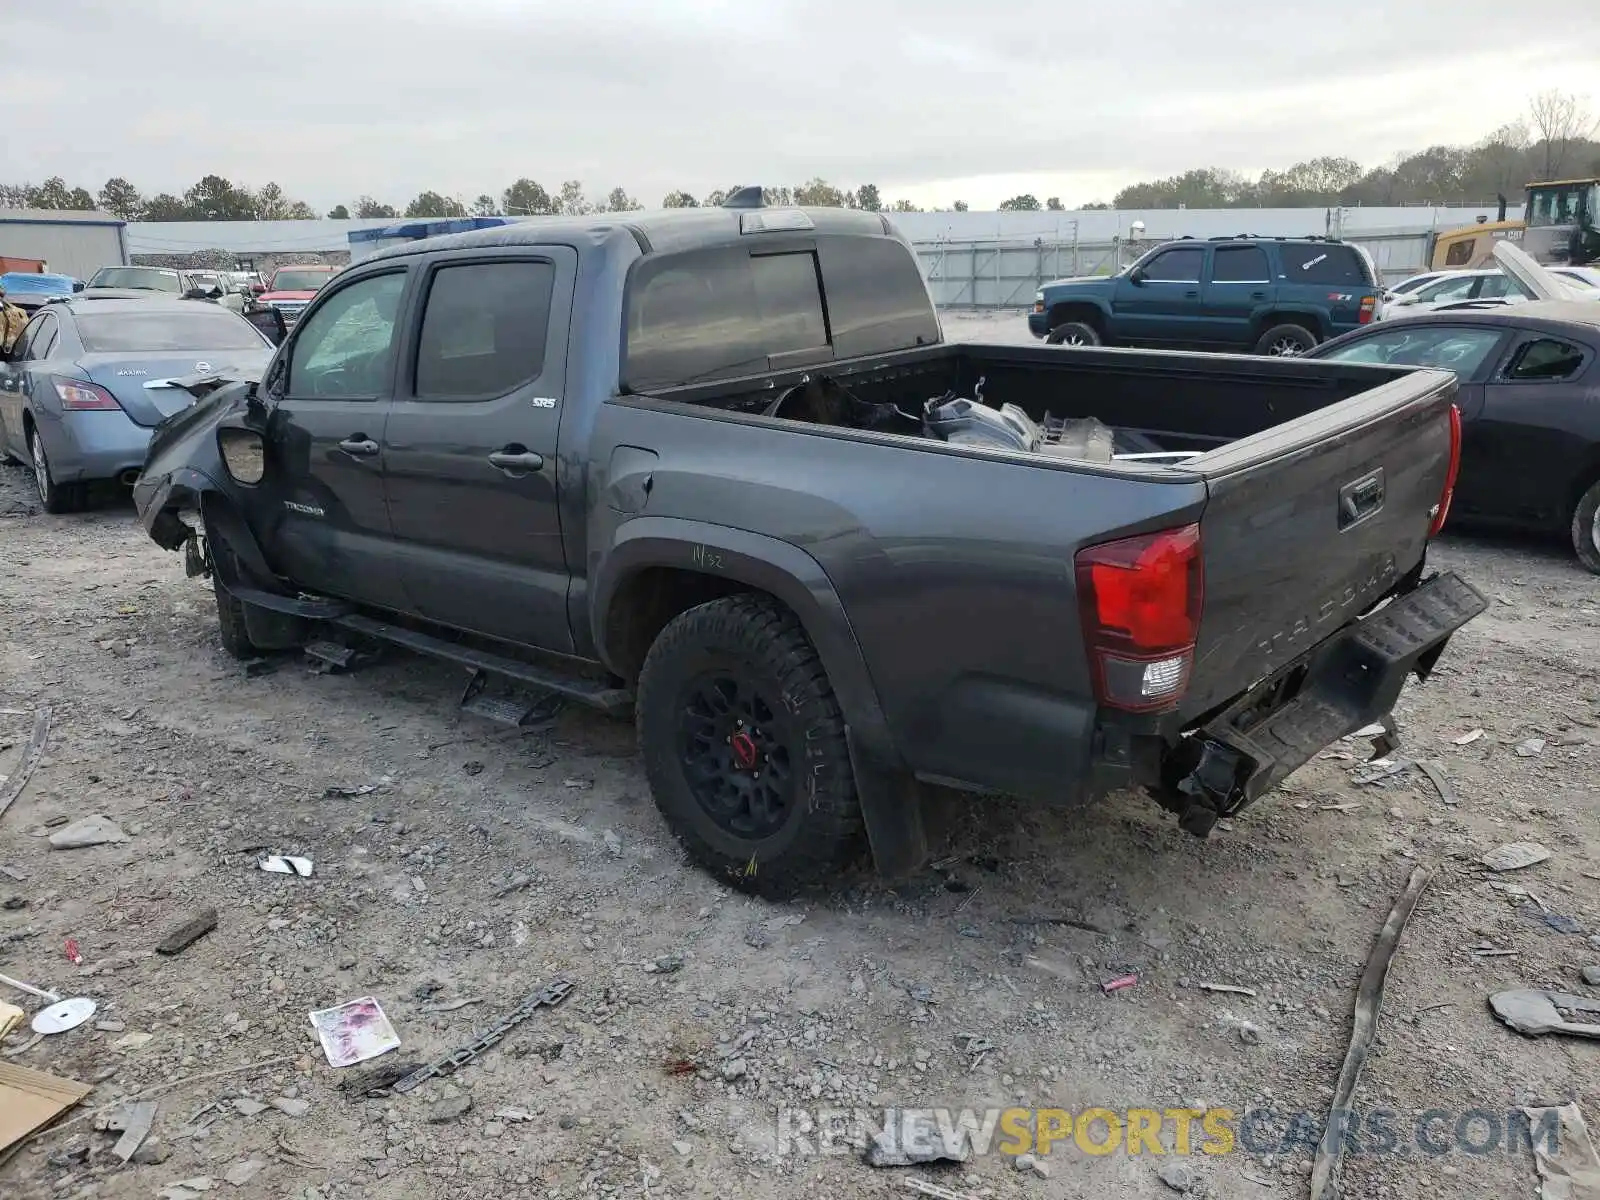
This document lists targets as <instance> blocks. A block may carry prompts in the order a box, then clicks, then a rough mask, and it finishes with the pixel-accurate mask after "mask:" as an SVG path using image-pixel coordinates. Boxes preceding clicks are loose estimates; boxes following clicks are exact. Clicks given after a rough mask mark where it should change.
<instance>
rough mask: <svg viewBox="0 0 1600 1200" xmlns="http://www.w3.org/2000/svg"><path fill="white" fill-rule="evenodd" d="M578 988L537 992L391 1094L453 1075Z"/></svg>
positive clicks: (561, 984)
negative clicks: (540, 1010)
mask: <svg viewBox="0 0 1600 1200" xmlns="http://www.w3.org/2000/svg"><path fill="white" fill-rule="evenodd" d="M575 986H576V985H575V984H573V983H572V982H571V981H570V980H566V979H558V980H556V981H555V982H554V983H552V984H550V985H549V986H548V987H545V988H542V989H541V990H539V991H537V992H534V993H533V994H532V995H530V996H529V997H528V998H527V999H526V1000H524V1001H523V1002H522V1003H521V1004H519V1005H517V1007H516V1008H514V1009H512V1010H511V1011H510V1012H509V1013H507V1014H506V1015H505V1016H504V1017H502V1018H501V1019H500V1021H499V1022H498V1023H497V1024H495V1025H493V1026H491V1027H490V1028H489V1029H487V1030H485V1031H484V1032H483V1033H481V1034H479V1035H478V1036H477V1037H476V1038H475V1039H473V1040H472V1041H471V1042H469V1043H467V1044H466V1045H465V1046H462V1047H461V1048H460V1049H458V1050H454V1051H452V1052H451V1053H449V1054H447V1055H445V1056H444V1057H443V1058H441V1059H439V1060H438V1061H436V1062H431V1063H429V1064H427V1065H426V1066H423V1067H418V1068H417V1069H416V1070H415V1071H412V1072H411V1073H410V1074H409V1075H406V1076H405V1077H404V1078H401V1079H398V1080H396V1081H395V1082H394V1083H392V1084H391V1085H390V1090H391V1091H396V1092H401V1093H404V1092H409V1091H411V1090H412V1089H413V1088H415V1087H418V1086H419V1085H421V1084H422V1083H424V1082H426V1081H427V1080H429V1079H439V1078H443V1077H444V1076H446V1075H453V1074H454V1073H455V1072H456V1071H457V1070H459V1069H460V1068H462V1067H464V1066H466V1065H467V1064H468V1063H469V1062H472V1061H473V1060H474V1059H476V1058H478V1057H479V1056H480V1055H481V1054H483V1052H484V1051H485V1050H488V1049H489V1048H490V1047H492V1046H494V1045H495V1044H497V1043H498V1042H499V1041H500V1040H501V1039H502V1038H503V1037H505V1036H506V1034H508V1033H510V1032H511V1031H512V1030H513V1029H515V1028H516V1027H517V1026H518V1025H521V1024H522V1023H523V1022H524V1021H526V1020H527V1019H528V1018H529V1017H531V1016H533V1014H534V1013H536V1012H537V1011H538V1010H539V1009H541V1008H554V1007H555V1006H556V1005H558V1004H560V1003H561V1002H562V1001H563V1000H565V999H566V998H567V996H568V994H570V993H571V991H572V989H573V988H574V987H575Z"/></svg>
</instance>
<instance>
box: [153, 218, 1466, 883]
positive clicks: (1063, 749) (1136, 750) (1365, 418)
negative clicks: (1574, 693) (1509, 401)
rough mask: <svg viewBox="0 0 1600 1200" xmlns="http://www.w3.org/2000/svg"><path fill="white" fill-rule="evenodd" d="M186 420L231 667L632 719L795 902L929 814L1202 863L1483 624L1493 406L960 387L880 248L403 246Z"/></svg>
mask: <svg viewBox="0 0 1600 1200" xmlns="http://www.w3.org/2000/svg"><path fill="white" fill-rule="evenodd" d="M187 386H188V387H189V388H190V390H191V391H192V392H193V393H194V394H195V395H196V397H197V402H196V403H195V404H194V405H193V406H192V407H191V408H189V409H188V410H186V411H184V412H181V413H179V414H177V415H176V416H174V417H173V418H171V419H170V420H169V421H168V422H167V423H166V424H165V425H163V426H162V427H161V429H160V430H159V431H158V432H157V434H156V436H155V438H154V440H153V442H152V446H151V451H150V455H149V459H148V461H147V463H146V464H145V467H144V471H143V474H142V476H141V478H140V480H139V483H138V486H137V487H136V489H135V497H136V502H137V505H138V508H139V512H140V516H141V519H142V521H143V523H144V526H145V528H146V529H147V530H148V532H149V534H150V536H151V537H153V538H154V539H155V541H157V542H158V543H159V544H160V545H162V546H164V547H167V548H169V549H173V550H183V551H184V552H185V555H186V559H187V563H188V569H189V572H190V573H191V574H192V575H209V576H210V577H211V579H212V581H213V585H214V588H215V593H216V601H217V610H218V616H219V619H220V622H221V631H222V641H223V645H224V646H225V648H226V649H227V650H228V651H229V652H231V653H232V654H234V655H236V656H241V657H248V656H252V655H256V654H258V653H259V652H261V651H268V650H277V649H294V648H305V649H307V651H308V652H309V653H313V654H314V655H315V656H317V657H320V658H324V659H327V660H331V661H335V662H343V661H345V660H346V658H347V657H348V656H349V655H350V654H351V653H353V652H355V651H357V650H359V649H360V648H361V647H362V646H366V645H371V644H374V643H378V644H395V645H399V646H402V647H406V648H409V649H412V650H416V651H422V652H425V653H430V654H434V655H439V656H443V657H445V658H448V659H452V660H454V661H456V662H458V663H460V664H462V665H463V666H464V667H465V668H466V669H467V670H468V671H470V672H472V682H471V684H470V685H469V687H468V689H467V692H468V694H467V697H466V698H465V702H466V703H467V704H468V706H469V707H474V706H475V707H476V708H477V710H478V711H482V712H484V713H485V714H486V715H498V716H500V717H502V718H503V719H506V720H509V721H516V720H520V719H522V715H523V714H524V713H525V711H527V710H526V709H525V707H524V705H522V704H520V703H519V704H512V703H510V701H509V700H508V699H507V698H505V697H500V696H496V695H495V694H494V693H495V691H497V690H499V689H502V688H504V687H505V686H507V685H511V686H513V687H514V688H520V689H523V691H524V692H525V691H526V689H527V688H529V687H531V688H533V689H536V690H537V691H539V694H546V693H549V692H555V693H559V694H560V695H562V696H565V697H567V698H569V699H573V700H577V701H581V702H583V703H586V704H590V705H593V706H595V707H598V708H600V709H603V710H606V711H609V712H613V713H617V714H625V713H627V712H629V711H632V712H633V713H634V714H635V719H636V722H637V728H638V736H639V742H640V747H641V751H642V757H643V762H644V767H645V770H646V773H647V775H648V778H649V782H650V786H651V789H652V791H653V793H654V796H655V800H656V803H657V804H658V805H659V807H660V809H661V811H662V813H663V814H664V816H665V818H666V820H667V822H668V824H669V825H670V827H671V828H672V830H673V831H674V832H675V834H676V835H677V836H678V837H679V838H680V839H681V841H682V842H683V844H684V845H685V847H686V848H687V850H688V852H689V853H690V854H691V856H692V857H693V858H694V859H696V860H697V861H698V862H700V863H701V864H703V865H705V866H707V867H709V868H710V869H712V870H714V871H716V872H718V873H719V874H722V875H724V876H726V877H729V878H732V879H734V880H736V881H739V882H742V883H744V884H745V885H747V886H754V887H758V888H771V889H773V890H791V889H793V888H795V887H797V886H800V885H804V884H807V883H811V882H816V881H819V880H824V879H826V878H827V877H828V876H829V875H830V874H831V873H832V872H835V871H836V870H837V869H839V868H840V867H843V866H847V865H848V864H849V863H850V862H851V861H852V860H854V859H856V858H857V857H858V856H859V855H861V854H862V853H863V852H864V851H870V853H871V855H872V858H873V859H874V860H875V862H876V864H877V866H878V868H879V869H880V871H882V872H884V873H886V874H889V875H898V874H903V873H905V872H907V871H909V870H911V869H913V868H915V867H916V866H917V865H918V864H920V863H922V862H923V861H924V860H925V858H926V855H927V852H928V847H927V834H926V832H925V823H924V817H923V813H924V801H925V792H926V785H940V786H942V787H945V788H951V787H953V788H957V789H962V790H964V791H968V792H984V793H1002V794H1008V795H1012V796H1017V797H1023V798H1027V799H1031V800H1034V801H1038V802H1042V803H1048V804H1058V805H1069V804H1076V803H1082V802H1083V801H1085V800H1087V799H1089V798H1092V797H1095V796H1098V795H1102V794H1104V793H1106V792H1108V791H1111V790H1113V789H1117V788H1126V787H1136V788H1144V789H1146V790H1147V791H1148V792H1149V793H1150V794H1152V795H1153V796H1154V797H1155V798H1156V799H1157V800H1158V801H1159V802H1160V803H1161V804H1162V805H1164V806H1166V807H1167V808H1169V809H1171V810H1172V811H1174V812H1175V813H1177V814H1178V817H1179V819H1180V821H1181V823H1182V825H1183V827H1184V828H1186V829H1188V830H1189V831H1191V832H1193V833H1196V834H1200V835H1204V834H1206V833H1207V832H1208V831H1209V830H1210V829H1211V827H1212V826H1213V824H1214V823H1215V822H1216V821H1217V819H1218V818H1219V817H1221V816H1225V815H1228V814H1232V813H1235V812H1237V811H1239V810H1240V809H1241V808H1243V807H1244V806H1245V805H1247V804H1249V803H1251V802H1252V801H1254V800H1255V799H1256V798H1257V797H1258V796H1259V795H1261V794H1262V793H1263V792H1264V791H1266V790H1268V789H1270V788H1272V787H1273V786H1274V785H1275V784H1277V783H1278V782H1279V781H1280V780H1281V779H1283V777H1284V776H1285V775H1286V774H1288V773H1289V772H1290V771H1292V770H1294V769H1295V768H1296V767H1298V766H1299V765H1301V764H1302V763H1304V762H1306V761H1307V760H1308V759H1309V758H1311V757H1312V756H1313V755H1315V754H1316V753H1318V752H1319V751H1320V750H1321V749H1322V748H1323V747H1325V746H1327V745H1328V744H1329V743H1331V742H1333V741H1334V740H1336V739H1338V738H1339V737H1341V736H1343V735H1345V734H1348V733H1350V732H1352V731H1354V730H1356V729H1358V728H1360V727H1362V726H1364V725H1366V724H1368V723H1370V722H1373V721H1384V720H1386V719H1387V714H1388V713H1389V712H1390V709H1391V707H1392V706H1393V704H1394V702H1395V699H1396V697H1397V696H1398V695H1399V693H1400V690H1401V687H1402V685H1403V683H1404V682H1405V679H1406V677H1407V676H1408V675H1410V674H1412V673H1415V674H1417V675H1419V676H1423V677H1426V675H1427V674H1428V672H1429V670H1430V669H1431V668H1432V666H1433V664H1434V663H1435V661H1436V660H1437V658H1438V656H1439V654H1440V652H1441V651H1442V650H1443V648H1444V645H1445V642H1446V640H1447V639H1448V638H1449V636H1450V634H1451V633H1452V632H1453V631H1454V630H1455V629H1457V628H1458V627H1460V626H1461V625H1462V624H1464V623H1465V622H1466V621H1468V620H1470V619H1471V618H1472V617H1473V616H1475V615H1476V614H1477V613H1478V612H1480V611H1482V609H1483V607H1484V602H1483V599H1482V597H1481V596H1479V595H1478V594H1477V593H1476V592H1475V591H1474V590H1473V589H1472V588H1471V587H1470V586H1468V585H1467V584H1465V583H1463V582H1462V581H1461V580H1459V579H1458V578H1456V577H1455V576H1453V575H1449V574H1444V575H1436V574H1429V573H1428V572H1426V571H1425V569H1424V559H1425V557H1426V552H1427V548H1428V543H1429V540H1430V539H1431V538H1432V537H1433V536H1434V535H1435V534H1436V533H1437V532H1438V531H1439V529H1440V527H1441V526H1442V524H1443V523H1444V520H1445V517H1446V514H1447V513H1448V510H1449V504H1450V495H1451V490H1452V487H1453V481H1454V478H1455V471H1456V464H1457V460H1458V455H1459V448H1460V424H1459V419H1458V414H1457V413H1456V411H1455V407H1454V405H1453V403H1452V397H1453V394H1454V392H1455V387H1456V383H1455V377H1454V376H1453V375H1451V374H1448V373H1444V372H1433V371H1415V370H1407V369H1398V368H1396V369H1390V368H1385V367H1377V366H1368V365H1360V364H1347V363H1341V362H1304V361H1298V360H1292V359H1289V360H1283V361H1266V360H1261V359H1255V358H1242V357H1230V356H1206V355H1193V354H1175V353H1166V352H1158V351H1126V350H1105V349H1074V348H1064V347H1046V346H1037V347H1035V346H985V345H955V344H948V343H945V342H944V340H943V338H942V336H941V332H940V326H939V320H938V316H937V314H936V312H935V310H934V307H933V305H932V304H931V303H930V300H929V297H928V292H927V289H926V286H925V285H924V283H923V280H922V278H921V275H920V273H919V271H918V268H917V264H916V260H915V257H914V254H913V252H912V250H911V248H910V247H909V245H908V244H907V243H906V242H905V240H904V239H903V238H902V237H900V236H899V235H898V234H897V233H896V231H895V230H894V228H893V227H892V226H891V225H890V224H889V222H888V221H887V220H886V219H884V218H882V217H880V216H879V215H877V214H875V213H868V212H853V211H844V210H828V209H818V210H811V209H807V210H799V209H779V208H768V207H764V206H763V205H762V204H761V202H760V200H759V198H756V197H754V196H752V195H750V194H748V193H747V194H741V195H739V196H737V197H736V198H735V200H734V201H733V202H732V204H731V205H730V206H725V207H722V208H712V209H688V210H681V211H677V212H669V213H655V214H632V213H629V214H626V215H612V214H605V215H600V216H594V217H585V218H572V219H552V220H547V221H538V222H528V223H519V224H515V225H509V226H505V227H501V228H496V229H486V230H480V231H477V232H472V233H465V234H458V235H454V236H450V237H445V238H438V239H433V240H429V241H422V242H417V243H414V244H412V245H408V246H404V247H396V248H393V249H389V250H385V251H383V252H381V253H379V254H376V255H374V256H372V257H371V258H369V259H365V260H363V261H362V262H360V263H358V264H356V265H354V266H352V267H351V268H350V269H348V270H346V271H344V272H341V273H340V275H339V277H338V278H337V279H336V280H334V281H333V282H331V283H329V285H328V286H327V287H326V288H324V289H323V290H322V291H321V292H320V293H319V294H318V295H317V297H316V299H315V300H313V301H312V303H311V304H310V306H309V307H308V308H307V309H306V312H305V314H304V316H303V317H302V318H301V320H300V321H299V322H298V324H297V325H296V327H295V329H294V330H293V332H292V333H291V334H290V335H289V337H288V338H287V340H286V341H285V342H284V343H283V345H282V346H280V347H279V348H278V350H277V353H276V355H275V356H274V357H273V359H272V360H271V362H270V364H269V365H268V366H267V368H266V369H265V370H264V371H263V372H261V373H260V375H259V378H257V377H254V376H251V377H246V376H243V375H233V376H230V375H228V374H227V373H223V374H221V375H214V376H211V377H208V378H199V377H196V378H193V379H191V380H189V381H187ZM486 681H487V682H490V683H492V684H493V685H494V686H493V688H491V690H490V691H489V692H484V691H483V690H482V689H483V686H484V684H485V683H486Z"/></svg>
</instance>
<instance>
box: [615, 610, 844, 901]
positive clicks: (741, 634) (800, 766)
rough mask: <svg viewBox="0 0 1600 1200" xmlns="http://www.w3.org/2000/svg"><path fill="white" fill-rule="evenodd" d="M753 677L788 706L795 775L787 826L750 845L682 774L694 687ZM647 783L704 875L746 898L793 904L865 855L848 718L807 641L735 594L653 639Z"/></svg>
mask: <svg viewBox="0 0 1600 1200" xmlns="http://www.w3.org/2000/svg"><path fill="white" fill-rule="evenodd" d="M722 669H728V670H733V671H740V672H743V673H744V674H745V675H746V676H747V677H748V678H749V679H750V680H751V681H753V682H754V684H755V685H756V686H757V687H758V688H760V689H762V690H764V691H766V692H768V693H770V694H771V695H773V696H775V697H779V698H781V699H780V701H779V702H780V703H781V704H782V706H783V711H782V713H781V714H780V716H781V717H782V722H781V723H782V725H783V726H784V728H785V729H786V730H787V734H786V735H785V734H782V733H780V734H778V735H777V736H779V737H781V738H782V746H783V748H784V750H785V751H786V753H787V757H788V760H789V764H790V789H789V795H788V801H787V805H786V812H785V815H784V816H783V818H782V821H783V823H782V825H781V826H780V827H779V828H777V829H776V831H775V832H773V833H771V834H770V835H769V836H766V837H764V838H759V839H757V838H749V837H744V836H740V835H739V834H738V833H736V832H735V831H732V830H730V829H728V828H726V827H724V826H723V825H721V824H719V823H718V822H717V820H716V819H714V818H713V817H712V815H711V814H710V813H709V812H708V810H707V809H706V807H705V806H704V805H703V804H702V803H701V801H700V800H699V799H698V798H697V796H696V793H695V791H694V789H693V788H692V786H691V784H690V782H689V777H688V773H687V769H686V767H685V764H684V754H683V753H682V751H681V745H682V738H683V733H682V722H683V721H684V719H685V718H684V714H685V712H686V711H687V706H688V703H689V699H690V697H691V696H692V695H693V693H694V689H695V686H696V681H697V680H701V679H703V678H704V677H705V676H707V675H708V674H709V673H711V672H715V671H718V670H722ZM635 707H636V720H637V725H638V732H639V748H640V753H641V754H642V756H643V758H644V766H645V776H646V778H647V779H648V780H649V781H650V790H651V792H652V793H653V795H654V797H655V802H656V806H657V807H658V808H659V809H660V810H661V814H662V816H663V817H665V818H666V822H667V825H668V826H669V827H670V828H671V829H672V832H673V833H674V835H676V837H677V838H678V840H679V841H680V842H681V843H682V844H683V846H684V849H685V850H686V851H687V852H688V854H689V857H690V858H691V859H693V860H694V861H695V862H696V863H698V864H699V865H700V866H702V867H704V868H705V869H707V870H708V871H710V872H712V873H713V874H714V875H716V876H717V877H718V878H720V879H725V880H727V881H728V882H729V883H731V884H733V885H734V886H736V887H739V888H742V889H744V890H746V891H753V892H758V893H760V894H763V895H769V896H784V895H792V894H794V893H795V892H797V891H800V890H802V889H803V888H806V887H808V886H813V885H816V884H822V883H826V882H828V881H829V880H830V879H831V878H832V877H834V876H835V875H837V873H838V872H839V871H840V870H841V869H842V868H845V867H847V866H849V865H850V864H851V863H852V862H853V861H854V860H855V859H857V858H859V857H860V856H861V855H862V853H863V851H864V850H865V845H866V842H865V835H864V827H863V824H862V817H861V805H860V801H859V800H858V799H857V796H856V784H855V774H854V772H853V770H852V769H851V764H850V753H849V749H848V747H847V745H846V741H845V723H844V716H843V714H842V713H841V712H840V709H839V703H838V701H837V700H836V699H835V697H834V694H833V688H832V686H831V685H830V684H829V682H828V676H827V673H826V672H825V671H824V670H823V667H822V660H821V659H820V658H819V657H818V656H817V651H816V648H815V647H813V646H812V644H811V641H810V639H809V638H807V637H806V634H805V630H804V629H802V628H801V626H800V622H799V621H798V620H797V619H796V618H795V616H794V614H793V613H791V612H790V611H789V610H788V609H786V608H784V607H783V606H782V605H781V604H779V603H778V602H777V601H775V600H773V599H771V598H770V597H767V596H758V595H737V596H728V597H725V598H723V599H720V600H713V601H711V602H709V603H707V604H701V605H698V606H697V607H695V608H691V609H689V610H688V611H687V612H684V613H681V614H679V615H678V616H677V617H675V618H674V619H673V620H672V621H671V622H669V623H668V624H667V626H666V628H665V629H663V630H662V631H661V634H660V636H658V637H657V638H656V640H655V643H654V645H652V646H651V647H650V652H649V654H648V655H646V657H645V661H644V667H643V669H642V670H641V671H640V673H639V683H638V689H637V698H636V706H635Z"/></svg>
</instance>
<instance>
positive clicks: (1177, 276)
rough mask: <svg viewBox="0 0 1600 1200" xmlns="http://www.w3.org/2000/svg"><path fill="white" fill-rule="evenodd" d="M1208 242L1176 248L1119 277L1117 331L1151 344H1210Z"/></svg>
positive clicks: (1130, 339)
mask: <svg viewBox="0 0 1600 1200" xmlns="http://www.w3.org/2000/svg"><path fill="white" fill-rule="evenodd" d="M1205 263H1206V248H1205V247H1204V246H1173V247H1170V248H1168V249H1166V250H1163V251H1161V252H1160V253H1159V254H1156V255H1153V256H1152V257H1150V258H1148V259H1146V260H1145V261H1144V262H1143V263H1141V264H1140V265H1139V266H1138V267H1136V268H1135V269H1134V270H1132V271H1129V272H1128V273H1127V274H1126V275H1122V276H1119V277H1118V279H1117V286H1116V290H1115V291H1114V292H1113V293H1112V314H1111V335H1112V338H1113V339H1114V340H1116V341H1126V342H1134V343H1139V344H1146V345H1161V344H1168V345H1188V344H1195V343H1200V342H1204V341H1205V340H1206V339H1205V337H1204V336H1203V334H1202V330H1203V328H1204V322H1203V320H1202V318H1201V306H1200V279H1201V276H1202V273H1203V271H1204V270H1205Z"/></svg>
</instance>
